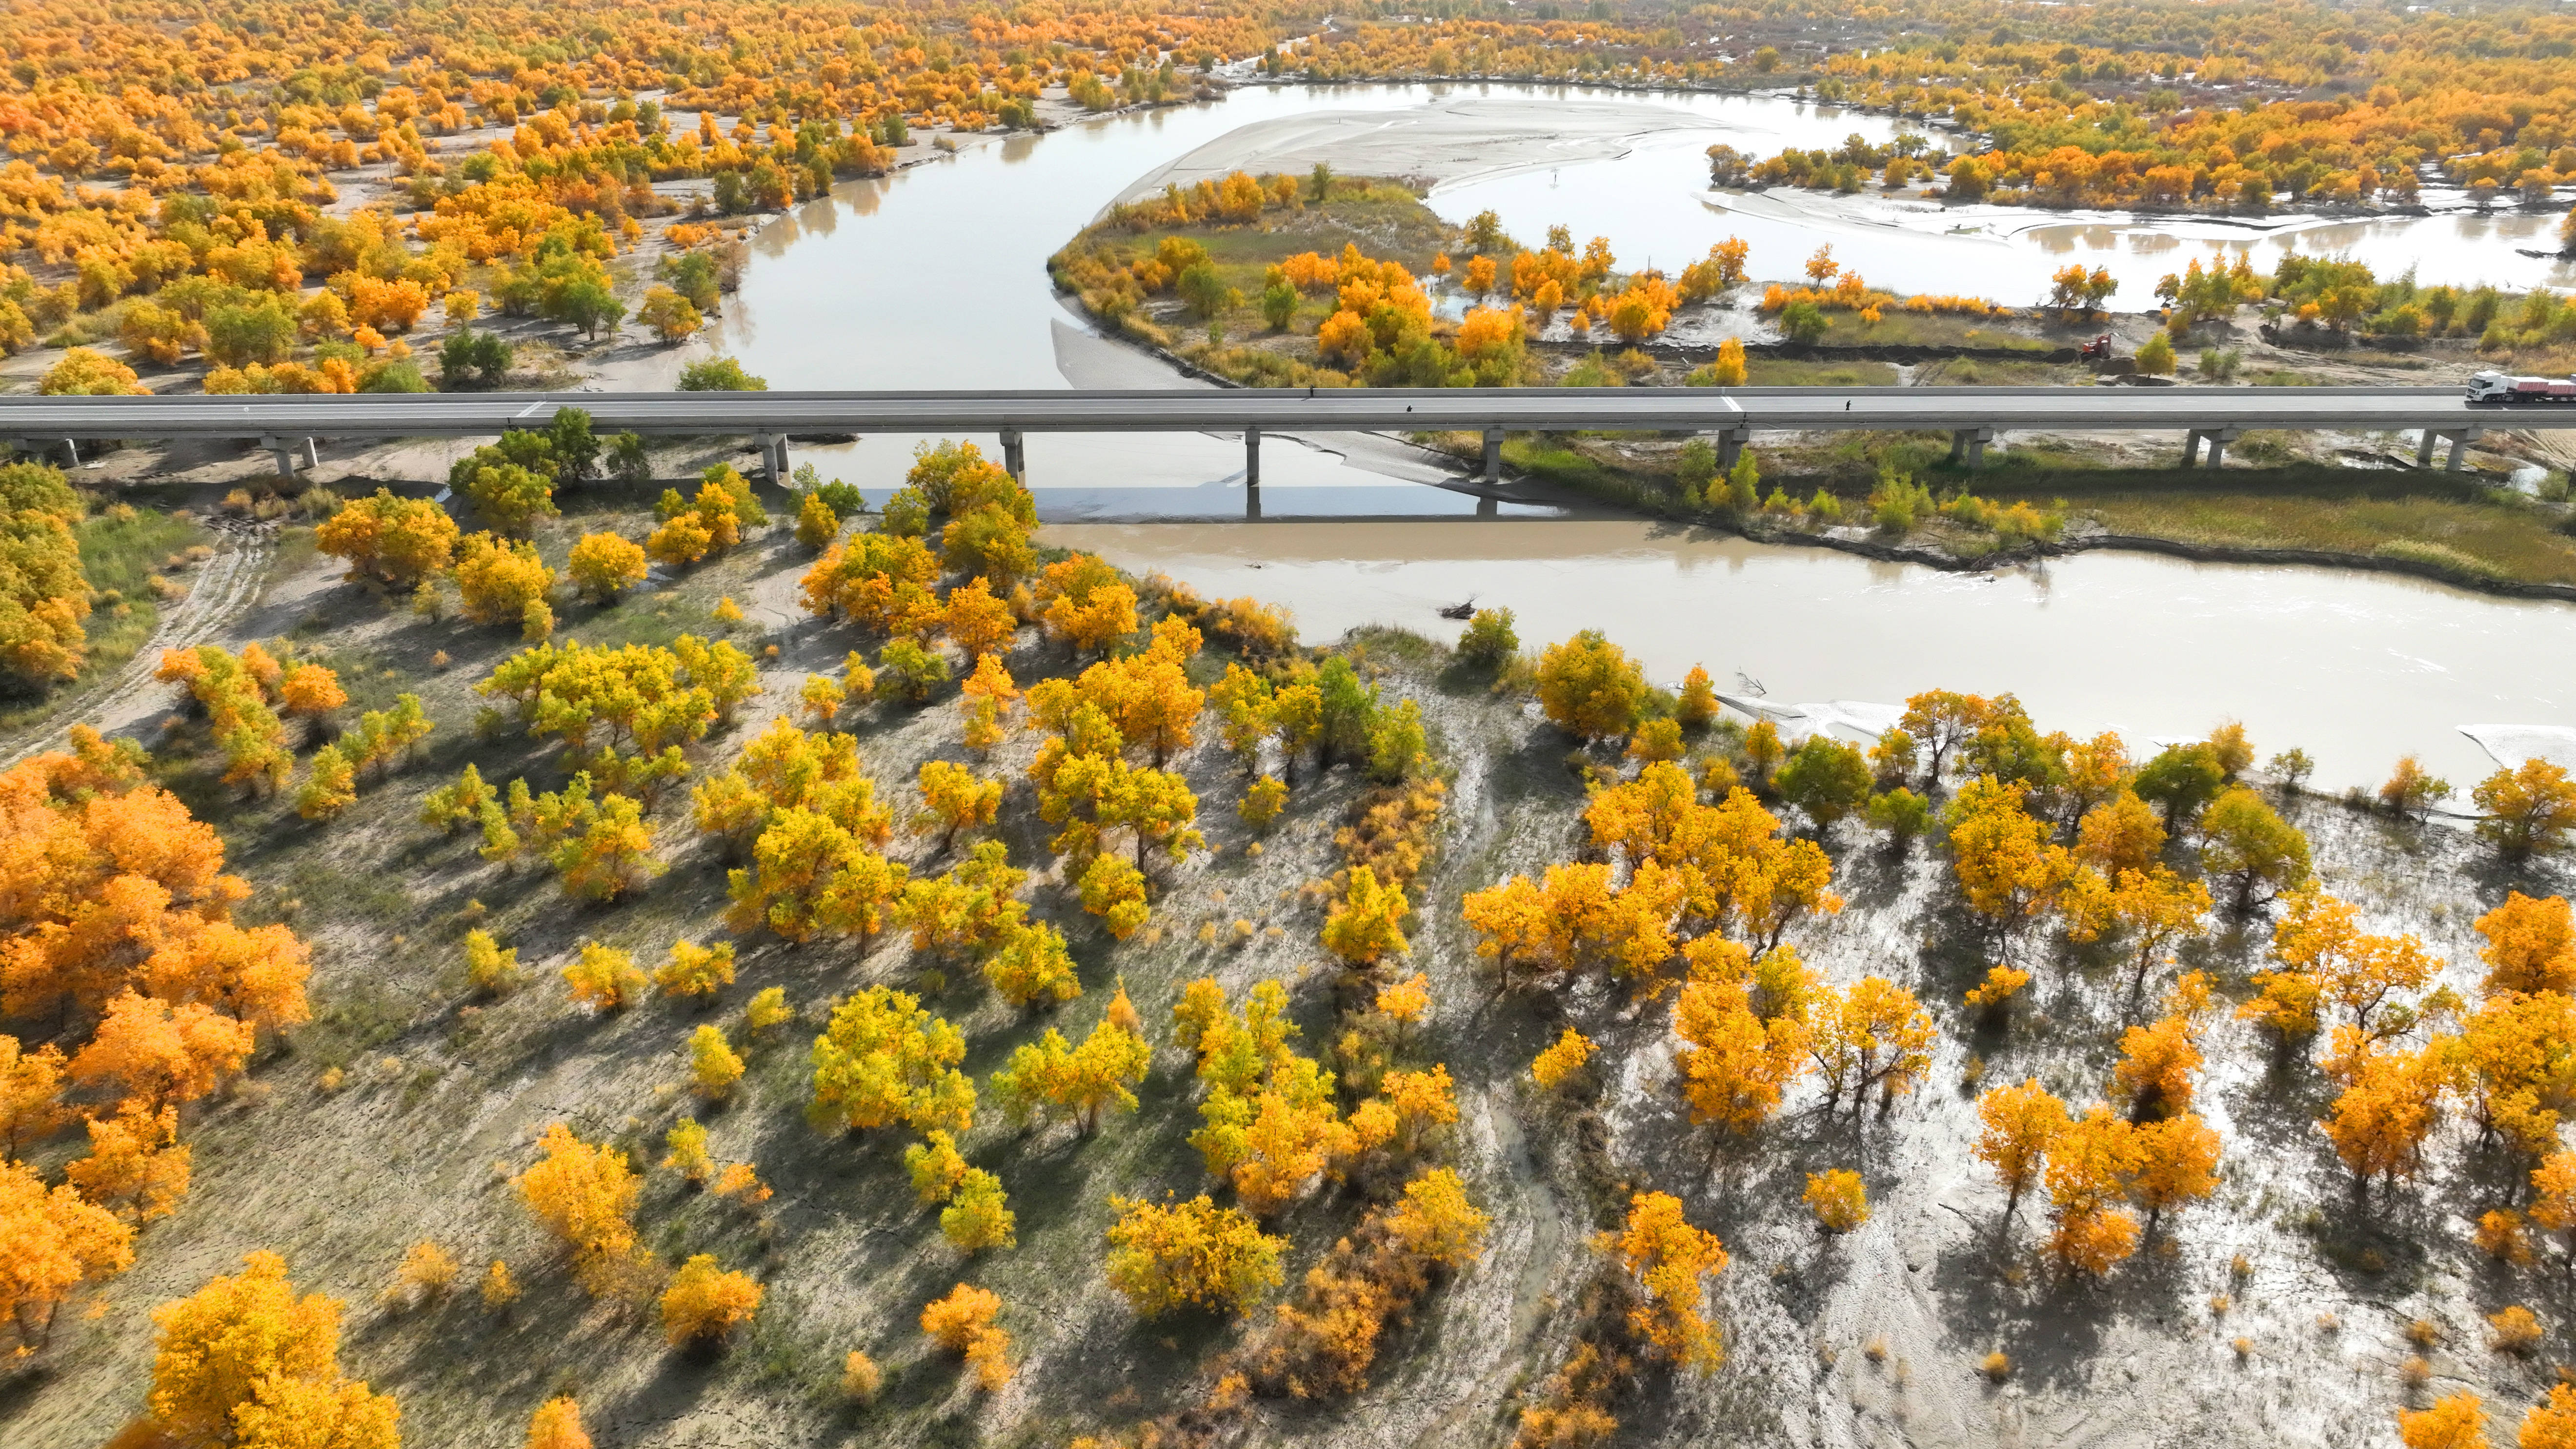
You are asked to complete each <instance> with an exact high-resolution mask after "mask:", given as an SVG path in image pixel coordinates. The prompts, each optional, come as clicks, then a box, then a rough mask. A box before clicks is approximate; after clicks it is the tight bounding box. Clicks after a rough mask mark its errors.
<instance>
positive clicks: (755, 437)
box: [751, 433, 787, 488]
mask: <svg viewBox="0 0 2576 1449" xmlns="http://www.w3.org/2000/svg"><path fill="white" fill-rule="evenodd" d="M751 440H752V442H753V443H755V444H757V445H758V446H759V448H760V476H761V477H763V478H765V479H767V480H768V482H769V486H770V487H772V488H784V487H786V486H787V436H786V434H784V433H754V434H752V435H751Z"/></svg>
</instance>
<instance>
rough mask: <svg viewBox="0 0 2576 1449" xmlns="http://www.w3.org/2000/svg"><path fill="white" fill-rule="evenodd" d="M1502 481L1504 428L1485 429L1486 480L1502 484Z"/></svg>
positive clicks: (1490, 482)
mask: <svg viewBox="0 0 2576 1449" xmlns="http://www.w3.org/2000/svg"><path fill="white" fill-rule="evenodd" d="M1502 481H1503V430H1502V429H1500V428H1487V429H1485V482H1486V483H1488V484H1500V483H1501V482H1502Z"/></svg>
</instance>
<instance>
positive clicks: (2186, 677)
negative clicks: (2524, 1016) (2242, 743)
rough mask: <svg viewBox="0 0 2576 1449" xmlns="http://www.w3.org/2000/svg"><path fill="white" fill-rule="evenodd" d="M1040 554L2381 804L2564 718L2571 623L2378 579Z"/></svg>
mask: <svg viewBox="0 0 2576 1449" xmlns="http://www.w3.org/2000/svg"><path fill="white" fill-rule="evenodd" d="M1045 537H1046V541H1047V542H1049V543H1053V544H1059V545H1062V546H1065V547H1069V548H1082V549H1089V550H1092V551H1094V552H1097V553H1099V554H1101V555H1102V556H1103V557H1106V558H1108V559H1110V560H1111V561H1112V562H1115V563H1117V564H1119V565H1121V566H1122V567H1126V568H1129V569H1134V570H1138V571H1145V570H1152V569H1160V570H1162V571H1164V572H1166V573H1169V574H1171V575H1172V576H1173V577H1175V578H1177V579H1180V580H1182V581H1183V582H1185V583H1188V584H1190V585H1192V586H1194V587H1195V588H1197V589H1198V590H1199V591H1200V592H1201V593H1202V594H1206V595H1211V596H1219V597H1233V596H1236V595H1241V594H1253V595H1257V596H1259V597H1262V598H1265V599H1270V600H1274V601H1277V602H1281V603H1285V604H1287V605H1289V606H1290V607H1291V608H1293V609H1295V610H1296V612H1297V623H1298V627H1299V630H1300V632H1301V634H1303V635H1304V637H1306V638H1307V639H1308V640H1309V641H1310V642H1320V641H1324V640H1330V639H1334V638H1338V637H1339V636H1340V635H1341V634H1342V633H1343V632H1344V631H1345V630H1347V629H1350V628H1352V627H1354V626H1356V625H1360V624H1395V625H1401V626H1404V627H1407V628H1411V629H1414V630H1416V631H1418V632H1420V633H1423V634H1427V635H1430V636H1432V637H1434V638H1441V639H1447V638H1453V637H1455V635H1456V633H1457V630H1458V628H1459V626H1458V625H1457V624H1454V623H1450V622H1448V621H1445V620H1443V619H1441V618H1440V617H1439V616H1438V614H1437V612H1436V611H1437V610H1438V609H1439V608H1440V607H1441V606H1443V605H1446V604H1454V603H1458V602H1460V601H1462V600H1464V599H1467V598H1469V597H1471V596H1472V597H1474V598H1475V599H1476V600H1477V601H1478V602H1479V603H1480V604H1482V605H1486V606H1500V607H1505V608H1509V609H1511V610H1512V611H1513V612H1514V613H1515V614H1516V615H1517V616H1518V629H1519V633H1520V636H1521V640H1522V642H1523V644H1524V645H1533V646H1534V645H1537V644H1543V643H1546V642H1549V641H1552V640H1556V639H1562V638H1564V637H1566V636H1568V635H1570V634H1573V633H1574V632H1575V631H1577V630H1579V629H1587V628H1597V629H1600V630H1602V631H1604V632H1605V633H1607V634H1608V635H1609V636H1610V637H1611V638H1612V639H1614V640H1616V641H1617V642H1618V643H1620V644H1621V645H1623V646H1624V647H1626V648H1627V649H1629V650H1630V651H1631V652H1633V653H1635V654H1636V655H1637V656H1638V657H1639V658H1640V659H1641V660H1642V661H1643V662H1644V664H1645V666H1646V669H1647V673H1648V676H1649V677H1650V678H1652V679H1654V680H1656V681H1658V682H1660V683H1666V684H1670V683H1672V682H1674V681H1677V680H1679V679H1680V678H1681V676H1682V675H1683V674H1684V673H1686V672H1687V671H1688V670H1689V669H1690V666H1691V665H1693V664H1704V665H1706V666H1707V667H1708V670H1709V672H1710V674H1711V675H1713V676H1714V677H1715V678H1716V680H1717V682H1718V686H1719V688H1720V689H1732V688H1733V686H1734V681H1735V671H1737V670H1739V669H1740V670H1743V671H1744V672H1745V673H1747V674H1750V675H1752V676H1753V677H1755V678H1756V679H1759V680H1761V681H1762V682H1763V683H1764V684H1765V685H1767V686H1768V687H1769V690H1770V696H1769V697H1770V698H1771V699H1773V700H1776V701H1782V702H1790V703H1795V702H1802V701H1828V700H1868V701H1885V702H1894V701H1899V700H1902V699H1903V698H1904V697H1905V696H1907V695H1909V694H1912V693H1914V692H1916V691H1918V690H1924V689H1933V688H1943V689H1959V690H1967V691H1970V692H1972V693H1979V694H1994V693H2000V692H2003V691H2006V690H2009V691H2011V692H2013V693H2015V694H2018V695H2020V696H2021V699H2022V702H2023V703H2024V704H2026V705H2027V706H2028V707H2029V709H2030V712H2031V715H2032V717H2033V718H2034V719H2036V720H2037V721H2038V722H2039V724H2040V727H2041V728H2042V729H2064V730H2068V731H2071V732H2075V733H2078V734H2090V733H2092V732H2093V731H2096V730H2103V729H2115V730H2118V731H2120V733H2121V734H2122V735H2123V736H2124V737H2125V738H2127V739H2128V740H2129V741H2130V743H2131V745H2132V747H2133V748H2134V747H2136V746H2139V745H2142V744H2144V743H2146V742H2148V741H2152V740H2158V739H2175V738H2192V737H2198V736H2200V735H2202V734H2205V733H2207V732H2208V730H2209V729H2210V727H2211V726H2213V725H2215V724H2217V723H2219V722H2220V721H2221V720H2224V719H2227V718H2230V717H2233V718H2237V719H2242V720H2243V721H2244V722H2245V724H2246V727H2247V729H2248V731H2249V732H2250V733H2251V734H2252V736H2253V738H2254V741H2255V743H2256V745H2257V746H2258V747H2259V748H2260V749H2261V750H2262V751H2263V752H2264V753H2265V754H2266V755H2268V754H2270V753H2272V752H2275V751H2278V750H2283V749H2287V748H2289V747H2290V746H2293V745H2296V746H2298V747H2300V748H2302V749H2305V750H2306V751H2307V752H2308V753H2309V754H2310V755H2312V756H2314V757H2315V758H2316V760H2317V765H2318V771H2317V779H2316V783H2317V785H2318V786H2320V787H2334V788H2340V787H2342V786H2344V785H2348V784H2365V783H2367V784H2372V785H2376V784H2377V783H2378V782H2379V781H2380V780H2382V779H2384V778H2386V776H2387V773H2388V767H2389V766H2390V765H2391V764H2392V763H2394V762H2395V760H2396V758H2397V757H2398V756H2399V755H2401V754H2404V753H2408V752H2410V751H2411V752H2415V753H2419V754H2421V755H2422V756H2423V757H2424V760H2425V763H2426V765H2427V767H2428V768H2430V769H2432V770H2433V772H2434V773H2436V774H2438V775H2442V776H2444V777H2446V778H2448V779H2450V780H2453V781H2455V782H2460V783H2463V784H2465V783H2467V782H2470V781H2474V780H2477V779H2479V778H2481V777H2483V776H2484V775H2485V774H2486V773H2487V772H2488V771H2490V770H2492V769H2493V768H2494V765H2493V763H2492V762H2491V761H2489V760H2488V758H2487V756H2486V755H2485V753H2484V752H2482V751H2481V750H2479V749H2478V748H2477V746H2475V745H2473V744H2471V743H2470V742H2469V741H2468V740H2466V739H2465V738H2463V737H2461V736H2460V735H2459V733H2458V732H2457V731H2458V727H2459V726H2460V725H2463V724H2474V723H2490V722H2511V723H2521V724H2544V723H2558V724H2565V723H2576V680H2571V678H2570V676H2569V674H2568V672H2567V671H2566V670H2565V669H2564V668H2563V667H2557V666H2556V665H2544V664H2542V663H2541V661H2561V662H2563V661H2565V660H2568V659H2571V658H2576V607H2570V606H2568V605H2566V604H2560V603H2549V602H2538V601H2532V602H2525V601H2519V600H2498V599H2492V598H2488V597H2486V596H2483V595H2478V594H2470V593H2466V592H2463V591H2460V590H2457V589H2450V588H2445V587H2443V586H2441V585H2438V584H2431V583H2419V582H2416V581H2413V580H2409V579H2403V578H2397V577H2392V576H2387V575H2376V574H2347V573H2331V572H2326V571H2322V570H2314V569H2283V568H2269V567H2244V566H2237V565H2225V564H2194V563H2188V562H2184V561H2181V560H2175V559H2167V558H2160V557H2157V556H2154V555H2149V554H2114V553H2096V554H2083V555H2079V556H2076V557H2073V558H2066V559H2059V560H2056V561H2054V562H2052V563H2050V564H2049V565H2048V567H2047V568H2046V569H2045V571H2042V572H2033V573H2023V572H2014V573H2002V574H1993V575H1963V574H1954V573H1944V572H1942V571H1939V570H1936V569H1927V568H1921V567H1917V566H1914V565H1909V564H1890V563H1881V562H1878V561H1876V560H1871V559H1863V558H1858V557H1855V556H1852V555H1849V554H1840V553H1832V552H1828V551H1825V550H1821V549H1793V548H1771V547H1765V546H1763V545H1760V544H1755V543H1748V542H1746V541H1745V540H1743V539H1739V538H1731V537H1717V536H1713V535H1707V534H1699V533H1684V532H1677V531H1674V530H1670V529H1666V528H1662V527H1658V526H1655V525H1650V524H1644V523H1637V522H1629V521H1604V520H1572V521H1565V522H1548V523H1484V522H1475V521H1462V522H1420V523H1393V524H1369V525H1346V524H1294V523H1287V524H1259V525H1192V524H1143V525H1125V526H1107V525H1091V526H1050V527H1049V528H1047V529H1046V530H1045Z"/></svg>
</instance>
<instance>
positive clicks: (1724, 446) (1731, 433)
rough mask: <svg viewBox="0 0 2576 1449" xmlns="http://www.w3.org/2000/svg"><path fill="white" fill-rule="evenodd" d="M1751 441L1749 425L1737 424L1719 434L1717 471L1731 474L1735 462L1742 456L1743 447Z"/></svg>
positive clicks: (1751, 435)
mask: <svg viewBox="0 0 2576 1449" xmlns="http://www.w3.org/2000/svg"><path fill="white" fill-rule="evenodd" d="M1752 441H1753V428H1752V426H1751V425H1750V424H1746V423H1738V424H1737V425H1735V426H1734V427H1731V428H1727V429H1725V430H1724V431H1722V432H1720V433H1719V434H1718V435H1717V471H1718V472H1720V473H1731V472H1733V471H1734V470H1735V460H1736V459H1738V458H1741V457H1743V456H1744V445H1745V444H1747V443H1750V442H1752Z"/></svg>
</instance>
